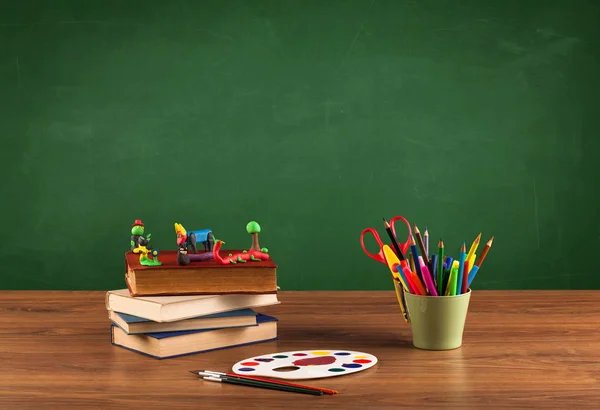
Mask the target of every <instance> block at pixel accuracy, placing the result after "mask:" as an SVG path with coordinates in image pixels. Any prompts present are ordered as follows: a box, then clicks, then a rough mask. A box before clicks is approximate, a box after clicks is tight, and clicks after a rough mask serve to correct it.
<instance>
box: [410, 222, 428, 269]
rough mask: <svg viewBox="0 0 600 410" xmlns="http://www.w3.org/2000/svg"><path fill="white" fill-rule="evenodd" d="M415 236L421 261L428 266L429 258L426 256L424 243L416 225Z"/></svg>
mask: <svg viewBox="0 0 600 410" xmlns="http://www.w3.org/2000/svg"><path fill="white" fill-rule="evenodd" d="M415 236H416V237H417V242H418V244H419V249H420V250H421V256H423V260H424V261H425V264H426V265H428V264H429V256H428V254H427V249H426V248H425V243H424V242H423V237H422V236H421V232H420V231H419V228H418V227H417V225H416V224H415ZM413 242H414V239H413Z"/></svg>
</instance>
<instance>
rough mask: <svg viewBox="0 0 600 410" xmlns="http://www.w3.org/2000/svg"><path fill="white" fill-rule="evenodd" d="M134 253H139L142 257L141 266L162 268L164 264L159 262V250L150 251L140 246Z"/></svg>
mask: <svg viewBox="0 0 600 410" xmlns="http://www.w3.org/2000/svg"><path fill="white" fill-rule="evenodd" d="M133 253H139V255H140V265H145V266H160V265H162V262H160V261H159V260H158V255H159V253H160V252H159V250H158V249H148V248H146V247H145V246H143V245H141V246H138V247H137V248H135V249H134V250H133ZM149 254H150V255H152V258H149V257H148V255H149Z"/></svg>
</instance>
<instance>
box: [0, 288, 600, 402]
mask: <svg viewBox="0 0 600 410" xmlns="http://www.w3.org/2000/svg"><path fill="white" fill-rule="evenodd" d="M104 294H105V293H104V292H46V291H30V292H21V291H3V292H0V322H1V323H0V362H1V363H2V369H1V372H0V408H7V409H8V408H10V409H20V408H35V409H39V408H44V409H46V408H69V407H73V408H102V409H104V408H116V407H120V408H143V409H150V408H179V409H180V408H196V409H198V408H203V409H204V408H206V409H220V408H241V407H257V408H261V409H281V408H284V406H285V407H287V408H302V407H304V408H310V409H311V410H313V409H320V408H327V409H336V408H340V409H342V408H343V409H349V408H350V409H354V408H356V409H360V408H365V409H369V410H371V409H378V408H430V409H432V408H448V409H486V410H489V409H495V408H509V409H526V408H533V407H536V408H544V409H551V408H561V409H567V408H575V409H581V408H598V407H599V406H600V380H599V379H600V331H599V330H600V292H594V291H563V292H560V291H536V292H526V291H474V292H473V295H472V299H471V307H470V311H469V314H468V317H467V324H466V329H465V335H464V344H463V347H462V348H460V349H457V350H453V351H445V352H431V351H422V350H418V349H416V348H414V347H412V344H411V333H410V328H409V326H408V325H407V324H405V323H404V322H403V321H402V318H401V314H400V311H399V308H398V305H397V302H396V297H395V294H394V293H393V292H281V293H280V300H281V302H282V303H281V305H278V306H271V307H268V308H265V309H262V310H261V312H264V313H268V314H273V315H276V316H277V317H278V318H279V319H280V323H279V336H280V340H279V341H276V342H269V343H263V344H258V345H253V346H246V347H239V348H232V349H226V350H221V351H215V352H212V353H204V354H196V355H191V356H187V357H180V358H174V359H166V360H156V359H152V358H148V357H145V356H142V355H140V354H137V353H134V352H130V351H128V350H125V349H122V348H119V347H116V346H113V345H111V343H110V336H109V320H108V317H107V311H106V309H105V306H104ZM330 348H333V349H336V348H338V349H352V350H360V351H364V352H367V353H371V354H374V355H375V356H377V357H378V358H379V363H378V364H377V365H376V366H375V367H373V368H371V369H369V370H366V371H364V372H360V373H356V374H351V375H347V376H339V377H333V378H329V379H323V380H312V381H310V382H309V383H311V384H313V385H318V386H322V387H327V388H332V389H336V390H338V391H339V394H338V395H336V396H320V397H319V396H306V395H300V394H295V393H286V392H278V391H269V390H264V389H253V388H249V387H244V386H234V385H221V384H218V383H211V382H204V381H200V380H197V379H196V378H195V377H194V375H192V374H190V373H189V372H188V371H189V370H192V369H198V368H207V369H212V370H222V371H225V370H229V369H230V367H231V365H232V364H233V363H235V362H237V361H238V360H242V359H245V358H248V357H251V356H257V355H260V354H266V353H270V352H277V351H287V350H295V349H298V350H308V349H330Z"/></svg>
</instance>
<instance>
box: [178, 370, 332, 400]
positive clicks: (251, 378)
mask: <svg viewBox="0 0 600 410" xmlns="http://www.w3.org/2000/svg"><path fill="white" fill-rule="evenodd" d="M190 373H193V374H195V375H197V376H206V377H217V378H219V377H227V378H234V379H241V380H248V381H254V382H261V383H267V384H273V385H276V386H282V387H288V388H293V389H302V390H312V391H317V392H321V394H329V395H333V394H337V390H331V389H324V388H322V387H314V386H306V385H303V384H298V383H290V382H285V381H283V380H276V379H269V378H266V377H260V376H247V375H243V374H237V373H233V372H226V373H223V372H214V371H211V370H191V371H190ZM211 381H215V380H211Z"/></svg>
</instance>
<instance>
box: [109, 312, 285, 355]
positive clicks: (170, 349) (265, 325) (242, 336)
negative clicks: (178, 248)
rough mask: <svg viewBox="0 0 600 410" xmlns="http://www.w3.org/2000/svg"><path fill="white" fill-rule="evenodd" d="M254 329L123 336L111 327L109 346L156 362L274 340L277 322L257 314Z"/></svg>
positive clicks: (251, 327) (185, 331) (121, 332)
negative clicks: (110, 344)
mask: <svg viewBox="0 0 600 410" xmlns="http://www.w3.org/2000/svg"><path fill="white" fill-rule="evenodd" d="M255 317H256V325H255V326H241V327H228V328H219V329H200V330H182V331H178V332H160V333H146V334H127V333H126V332H125V331H124V330H123V329H121V328H120V327H119V326H117V325H114V324H113V325H111V343H112V344H113V345H115V346H120V347H123V348H125V349H128V350H131V351H134V352H137V353H141V354H144V355H147V356H150V357H153V358H156V359H166V358H171V357H177V356H184V355H189V354H194V353H204V352H209V351H212V350H218V349H225V348H230V347H236V346H244V345H249V344H254V343H261V342H268V341H272V340H277V318H275V317H273V316H268V315H263V314H260V313H258V314H257V315H256V316H255Z"/></svg>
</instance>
